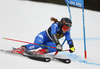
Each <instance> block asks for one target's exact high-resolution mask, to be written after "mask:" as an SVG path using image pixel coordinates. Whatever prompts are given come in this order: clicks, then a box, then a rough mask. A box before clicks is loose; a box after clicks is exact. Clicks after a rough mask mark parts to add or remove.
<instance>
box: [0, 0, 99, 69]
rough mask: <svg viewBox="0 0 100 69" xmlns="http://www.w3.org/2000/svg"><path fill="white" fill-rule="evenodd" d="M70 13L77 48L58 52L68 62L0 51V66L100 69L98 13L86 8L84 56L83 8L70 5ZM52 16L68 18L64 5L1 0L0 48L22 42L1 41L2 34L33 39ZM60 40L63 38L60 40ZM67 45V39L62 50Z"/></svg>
mask: <svg viewBox="0 0 100 69" xmlns="http://www.w3.org/2000/svg"><path fill="white" fill-rule="evenodd" d="M71 13H72V21H73V26H72V28H71V37H72V39H73V41H74V45H75V48H76V49H75V52H74V53H73V54H70V53H69V52H62V53H58V55H59V54H63V55H65V56H66V57H67V58H70V59H71V60H72V63H71V64H63V63H60V62H56V61H51V62H49V63H45V62H39V61H34V60H30V59H28V58H26V57H20V56H18V57H17V56H14V55H9V54H4V53H2V52H0V69H32V68H34V69H40V68H42V69H54V68H57V69H66V68H67V69H100V53H99V49H100V44H99V42H100V31H99V29H100V28H99V25H100V24H99V21H100V12H97V11H92V10H87V9H85V26H86V39H87V40H86V44H87V59H84V43H83V24H82V10H81V8H75V7H71ZM51 17H55V18H57V19H58V20H60V19H61V18H62V17H69V13H68V8H67V6H62V5H55V4H48V3H41V2H31V1H26V0H25V1H24V0H0V44H1V45H0V49H4V50H11V49H12V47H16V48H17V47H20V46H21V45H24V44H25V43H19V42H13V41H8V40H4V39H2V38H3V37H8V38H13V39H18V40H24V41H29V42H33V41H34V38H35V36H36V35H37V34H38V33H39V32H41V31H43V30H46V29H47V28H48V27H49V26H50V25H51V24H52V22H51V21H50V18H51ZM63 40H64V38H62V39H61V40H60V42H63ZM68 48H69V47H68V45H67V42H66V43H65V44H64V47H63V49H68Z"/></svg>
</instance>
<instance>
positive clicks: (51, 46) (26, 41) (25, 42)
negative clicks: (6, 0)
mask: <svg viewBox="0 0 100 69" xmlns="http://www.w3.org/2000/svg"><path fill="white" fill-rule="evenodd" d="M3 39H6V40H11V41H16V42H22V43H28V44H33V45H40V46H44V47H50V48H55V49H56V47H53V46H47V45H41V44H36V43H31V42H27V41H21V40H16V39H10V38H3ZM62 51H69V50H62Z"/></svg>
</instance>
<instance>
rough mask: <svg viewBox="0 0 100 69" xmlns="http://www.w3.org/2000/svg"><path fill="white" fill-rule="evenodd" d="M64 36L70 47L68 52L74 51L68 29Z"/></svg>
mask: <svg viewBox="0 0 100 69" xmlns="http://www.w3.org/2000/svg"><path fill="white" fill-rule="evenodd" d="M65 37H66V40H67V43H68V45H69V48H70V49H69V52H70V53H72V52H74V51H75V47H74V44H73V41H72V39H71V37H70V31H67V32H66V33H65Z"/></svg>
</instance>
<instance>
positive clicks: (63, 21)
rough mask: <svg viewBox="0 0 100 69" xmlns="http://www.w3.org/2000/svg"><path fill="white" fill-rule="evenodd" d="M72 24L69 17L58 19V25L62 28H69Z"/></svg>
mask: <svg viewBox="0 0 100 69" xmlns="http://www.w3.org/2000/svg"><path fill="white" fill-rule="evenodd" d="M71 26H72V21H71V20H70V19H69V18H62V19H61V21H60V27H61V28H62V29H64V30H68V31H69V29H70V27H71Z"/></svg>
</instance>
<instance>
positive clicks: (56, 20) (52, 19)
mask: <svg viewBox="0 0 100 69" xmlns="http://www.w3.org/2000/svg"><path fill="white" fill-rule="evenodd" d="M51 21H54V23H57V22H58V23H59V21H58V19H56V18H54V17H51Z"/></svg>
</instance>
